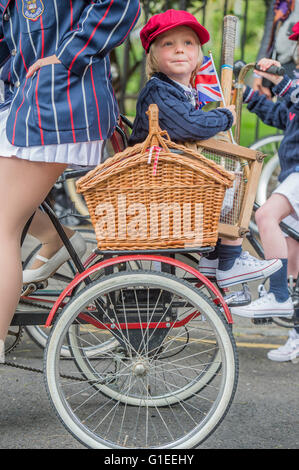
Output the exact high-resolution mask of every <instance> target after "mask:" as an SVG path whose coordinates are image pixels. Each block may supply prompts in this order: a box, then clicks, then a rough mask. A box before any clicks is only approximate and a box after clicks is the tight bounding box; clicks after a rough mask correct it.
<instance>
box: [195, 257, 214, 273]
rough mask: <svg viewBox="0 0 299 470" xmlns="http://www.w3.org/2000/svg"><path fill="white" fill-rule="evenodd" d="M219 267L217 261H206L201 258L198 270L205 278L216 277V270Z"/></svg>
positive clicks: (206, 259)
mask: <svg viewBox="0 0 299 470" xmlns="http://www.w3.org/2000/svg"><path fill="white" fill-rule="evenodd" d="M218 265H219V259H218V258H216V259H208V258H205V257H204V256H202V257H201V258H200V260H199V263H198V270H199V272H200V273H201V274H203V275H204V276H207V277H216V269H217V268H218Z"/></svg>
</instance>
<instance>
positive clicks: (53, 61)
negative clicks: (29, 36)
mask: <svg viewBox="0 0 299 470" xmlns="http://www.w3.org/2000/svg"><path fill="white" fill-rule="evenodd" d="M50 64H61V62H60V60H59V59H57V57H56V55H55V54H54V55H51V56H48V57H45V58H44V59H38V60H37V61H36V62H34V64H32V65H31V66H30V67H29V69H28V72H27V75H26V78H29V77H32V75H34V73H35V72H37V71H38V70H39V69H40V68H41V67H44V66H45V65H50Z"/></svg>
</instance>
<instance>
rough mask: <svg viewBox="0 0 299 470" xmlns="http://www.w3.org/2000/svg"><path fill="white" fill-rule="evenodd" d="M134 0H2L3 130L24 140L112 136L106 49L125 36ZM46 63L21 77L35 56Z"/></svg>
mask: <svg viewBox="0 0 299 470" xmlns="http://www.w3.org/2000/svg"><path fill="white" fill-rule="evenodd" d="M139 15H140V3H139V0H93V1H91V0H72V1H71V2H70V1H66V0H35V1H28V0H1V2H0V17H1V21H0V67H1V66H2V65H3V64H4V63H5V62H6V60H7V59H8V57H9V56H11V58H12V61H11V69H10V74H11V76H10V81H11V83H12V84H13V85H14V93H13V100H12V103H11V107H10V114H9V117H8V120H7V129H6V132H7V137H8V140H9V141H10V142H11V143H13V144H14V145H18V146H21V147H26V146H33V145H34V146H35V145H44V144H59V143H75V142H85V141H92V140H101V139H106V138H107V137H110V135H111V134H112V133H113V131H114V128H115V124H116V121H117V119H118V115H119V112H118V106H117V103H116V100H115V96H114V92H113V89H112V85H111V70H110V62H109V57H108V55H109V52H110V51H111V50H112V49H113V48H115V47H116V46H118V45H119V44H121V43H122V42H123V41H124V40H125V39H126V38H127V37H128V35H129V33H130V31H131V30H132V28H133V27H134V25H135V23H136V21H137V19H138V17H139ZM53 54H55V55H56V56H57V57H58V59H59V60H60V61H61V64H51V65H47V66H44V67H42V68H40V69H39V70H38V72H37V73H36V74H34V76H33V77H30V78H26V73H27V71H28V69H29V67H30V66H31V65H32V64H33V63H34V62H35V61H36V60H38V59H40V58H45V57H48V56H51V55H53Z"/></svg>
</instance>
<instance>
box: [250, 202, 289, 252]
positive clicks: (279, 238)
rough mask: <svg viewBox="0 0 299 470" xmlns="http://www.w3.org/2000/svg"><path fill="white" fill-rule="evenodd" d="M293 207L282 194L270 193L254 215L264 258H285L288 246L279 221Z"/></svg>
mask: <svg viewBox="0 0 299 470" xmlns="http://www.w3.org/2000/svg"><path fill="white" fill-rule="evenodd" d="M293 210H294V209H293V207H292V206H291V204H290V203H289V201H288V199H287V198H286V197H285V196H283V195H282V194H277V193H275V194H272V196H270V198H269V199H268V200H267V201H266V202H265V204H263V205H262V207H260V208H259V209H258V210H257V212H256V215H255V218H256V222H257V225H258V229H259V233H260V237H261V241H262V244H263V247H264V251H265V259H272V258H280V259H283V258H287V257H288V247H287V242H286V239H285V237H284V235H283V233H282V231H281V229H280V227H279V223H280V222H281V221H282V220H283V219H284V218H285V217H287V216H288V215H290V214H291V213H292V212H293Z"/></svg>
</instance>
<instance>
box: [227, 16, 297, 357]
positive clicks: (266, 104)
mask: <svg viewBox="0 0 299 470" xmlns="http://www.w3.org/2000/svg"><path fill="white" fill-rule="evenodd" d="M290 39H291V40H294V41H296V46H295V48H294V49H295V53H296V54H297V57H298V47H299V22H298V23H296V24H295V26H294V27H293V34H292V35H291V36H290ZM273 64H274V65H277V66H280V63H279V62H277V61H274V60H271V59H262V60H260V61H259V65H260V67H261V69H262V72H259V74H260V75H261V76H263V77H266V78H268V79H269V80H271V81H272V82H273V84H274V85H275V86H274V87H273V92H274V93H275V94H276V95H277V96H279V97H280V98H281V100H280V101H278V102H276V103H273V102H272V101H269V100H267V99H266V97H265V95H259V93H258V92H254V91H253V90H252V89H251V88H250V87H246V89H245V92H244V102H245V103H247V107H248V109H249V111H251V112H253V113H255V114H257V115H258V116H259V117H260V118H261V119H262V121H263V122H265V123H266V124H268V125H271V126H274V127H277V128H278V129H282V130H284V138H283V140H282V142H281V145H280V147H279V150H278V154H279V161H280V166H281V173H280V175H279V178H278V179H279V182H280V185H279V186H278V187H277V188H276V189H275V191H274V192H273V193H272V195H271V196H270V198H269V199H268V200H267V201H266V203H265V204H263V206H262V207H261V208H260V209H259V210H258V211H257V213H256V221H257V225H258V228H259V233H260V236H261V241H262V244H263V247H264V251H265V258H266V259H269V258H273V257H277V258H279V259H280V260H281V262H282V267H281V269H279V270H278V271H277V272H276V273H275V274H273V275H271V276H270V288H269V292H268V293H267V294H266V295H263V296H262V297H261V298H259V299H257V300H255V301H254V302H252V303H251V304H250V305H248V306H245V307H235V308H233V309H232V313H235V314H237V315H241V316H244V317H249V318H266V317H275V316H279V317H284V316H286V317H287V316H292V314H293V304H292V300H291V298H290V296H289V292H288V280H287V270H288V247H287V241H286V237H284V236H283V233H282V231H281V229H280V227H279V224H280V222H281V221H282V220H283V219H285V218H286V217H288V218H292V219H293V221H294V222H295V223H297V225H298V221H299V190H298V188H299V87H298V86H296V85H295V86H293V85H294V84H293V83H292V81H291V80H290V78H289V77H288V76H286V75H285V76H284V77H279V76H277V75H273V74H269V73H266V71H267V70H268V68H269V67H270V66H271V65H273ZM297 64H298V65H299V60H298V59H297ZM298 249H299V245H298V243H297V250H298ZM297 259H298V251H297ZM297 266H298V265H297ZM297 274H298V273H297ZM298 333H299V331H298V330H297V331H296V330H293V331H292V332H291V336H290V339H291V343H292V344H291V345H290V344H289V348H288V349H289V356H288V354H286V355H285V357H287V356H288V357H289V359H291V358H292V357H291V354H292V355H293V356H294V354H295V356H294V357H296V356H299V334H298ZM289 343H290V342H289ZM269 354H270V353H269ZM271 355H272V356H273V354H270V356H271ZM274 356H275V354H274ZM270 358H271V357H270ZM272 359H274V360H275V357H272ZM276 360H281V359H277V358H276ZM283 360H285V359H283ZM286 360H288V359H286Z"/></svg>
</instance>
